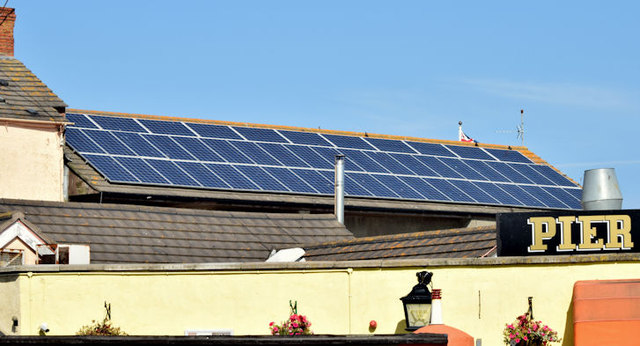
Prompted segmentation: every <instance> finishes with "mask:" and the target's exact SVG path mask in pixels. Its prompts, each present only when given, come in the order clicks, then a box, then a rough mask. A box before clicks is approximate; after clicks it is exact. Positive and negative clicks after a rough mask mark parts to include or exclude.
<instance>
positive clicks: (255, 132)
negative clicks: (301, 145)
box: [233, 126, 287, 143]
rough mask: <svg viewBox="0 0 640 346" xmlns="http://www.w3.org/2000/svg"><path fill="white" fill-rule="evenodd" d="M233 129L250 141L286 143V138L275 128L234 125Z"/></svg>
mask: <svg viewBox="0 0 640 346" xmlns="http://www.w3.org/2000/svg"><path fill="white" fill-rule="evenodd" d="M233 129H234V130H236V131H237V132H238V133H240V134H241V135H242V136H244V138H246V139H248V140H250V141H258V142H274V143H287V140H286V139H285V138H284V137H282V136H280V135H279V134H278V133H277V132H276V131H275V130H271V129H261V128H255V127H238V126H234V127H233Z"/></svg>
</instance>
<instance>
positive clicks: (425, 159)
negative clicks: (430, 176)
mask: <svg viewBox="0 0 640 346" xmlns="http://www.w3.org/2000/svg"><path fill="white" fill-rule="evenodd" d="M415 158H416V160H418V161H420V162H422V163H423V164H424V165H425V166H427V167H429V168H431V169H432V170H434V171H435V172H437V173H438V175H440V176H442V177H445V178H458V179H460V178H464V177H463V176H462V175H461V174H460V173H458V172H456V171H455V170H453V169H452V168H451V167H449V166H447V165H445V164H444V163H443V162H442V161H440V160H439V159H438V158H437V157H433V156H418V155H416V156H415Z"/></svg>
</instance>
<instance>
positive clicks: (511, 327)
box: [507, 323, 515, 329]
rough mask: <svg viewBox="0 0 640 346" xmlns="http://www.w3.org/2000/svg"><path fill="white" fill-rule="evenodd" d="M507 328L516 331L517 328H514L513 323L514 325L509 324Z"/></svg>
mask: <svg viewBox="0 0 640 346" xmlns="http://www.w3.org/2000/svg"><path fill="white" fill-rule="evenodd" d="M507 328H509V329H515V328H514V327H513V323H512V324H507Z"/></svg>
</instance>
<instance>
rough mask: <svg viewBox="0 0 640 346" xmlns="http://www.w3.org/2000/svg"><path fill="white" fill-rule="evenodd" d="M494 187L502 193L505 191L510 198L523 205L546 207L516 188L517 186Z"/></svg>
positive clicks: (500, 185)
mask: <svg viewBox="0 0 640 346" xmlns="http://www.w3.org/2000/svg"><path fill="white" fill-rule="evenodd" d="M496 185H497V186H499V187H500V188H501V189H503V190H504V191H506V192H507V193H508V194H510V195H511V196H513V197H515V198H517V199H518V200H519V201H520V202H521V203H522V204H523V205H526V206H534V207H546V205H545V204H544V203H542V202H541V201H539V200H538V199H536V198H535V197H534V196H532V195H531V194H529V193H528V192H527V191H525V190H523V189H521V188H520V187H518V185H511V184H496Z"/></svg>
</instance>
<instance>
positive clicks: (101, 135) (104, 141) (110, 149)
mask: <svg viewBox="0 0 640 346" xmlns="http://www.w3.org/2000/svg"><path fill="white" fill-rule="evenodd" d="M84 134H85V135H87V137H89V138H90V139H91V140H92V141H93V142H94V143H97V144H98V145H99V146H100V147H101V148H102V149H103V150H104V151H105V152H107V153H108V154H113V155H129V156H134V155H135V154H134V153H133V151H131V149H129V147H127V146H126V145H124V143H122V142H120V141H119V140H118V139H117V138H116V137H115V136H114V135H112V134H111V132H108V131H101V130H84Z"/></svg>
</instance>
